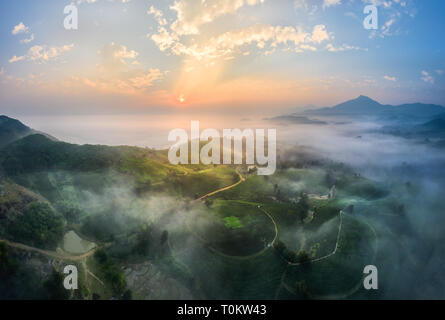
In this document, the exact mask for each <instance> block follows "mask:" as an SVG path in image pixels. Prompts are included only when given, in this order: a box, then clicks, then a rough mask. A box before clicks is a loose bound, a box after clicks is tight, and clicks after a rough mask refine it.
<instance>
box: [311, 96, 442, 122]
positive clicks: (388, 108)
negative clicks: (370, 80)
mask: <svg viewBox="0 0 445 320" xmlns="http://www.w3.org/2000/svg"><path fill="white" fill-rule="evenodd" d="M304 113H305V114H310V115H319V116H322V115H323V116H347V115H350V116H355V115H366V116H394V115H397V116H399V117H400V116H407V117H420V118H431V117H434V116H439V115H444V114H445V108H444V107H442V106H439V105H434V104H423V103H412V104H402V105H399V106H393V105H383V104H380V103H378V102H377V101H375V100H373V99H371V98H369V97H366V96H359V97H358V98H356V99H353V100H349V101H346V102H343V103H340V104H338V105H336V106H333V107H328V108H320V109H314V110H306V111H305V112H304Z"/></svg>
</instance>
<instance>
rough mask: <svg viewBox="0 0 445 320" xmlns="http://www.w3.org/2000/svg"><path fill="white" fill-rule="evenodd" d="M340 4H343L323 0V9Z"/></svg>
mask: <svg viewBox="0 0 445 320" xmlns="http://www.w3.org/2000/svg"><path fill="white" fill-rule="evenodd" d="M339 4H341V0H323V9H325V8H328V7H332V6H337V5H339Z"/></svg>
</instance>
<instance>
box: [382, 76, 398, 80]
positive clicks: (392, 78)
mask: <svg viewBox="0 0 445 320" xmlns="http://www.w3.org/2000/svg"><path fill="white" fill-rule="evenodd" d="M383 79H385V80H388V81H397V78H396V77H391V76H383Z"/></svg>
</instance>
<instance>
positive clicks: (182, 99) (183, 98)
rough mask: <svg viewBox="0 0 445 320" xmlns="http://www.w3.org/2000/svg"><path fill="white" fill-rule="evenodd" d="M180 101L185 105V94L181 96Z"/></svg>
mask: <svg viewBox="0 0 445 320" xmlns="http://www.w3.org/2000/svg"><path fill="white" fill-rule="evenodd" d="M178 101H179V102H180V103H184V102H185V97H184V95H183V94H181V95H179V98H178Z"/></svg>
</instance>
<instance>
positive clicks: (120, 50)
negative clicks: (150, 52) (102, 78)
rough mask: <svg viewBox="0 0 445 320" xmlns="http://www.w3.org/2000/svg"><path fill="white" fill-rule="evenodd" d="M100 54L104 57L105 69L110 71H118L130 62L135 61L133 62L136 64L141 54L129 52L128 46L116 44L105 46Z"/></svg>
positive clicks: (103, 65)
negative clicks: (135, 60)
mask: <svg viewBox="0 0 445 320" xmlns="http://www.w3.org/2000/svg"><path fill="white" fill-rule="evenodd" d="M98 54H99V55H100V56H101V57H102V60H103V64H102V67H103V69H104V70H108V71H118V70H120V69H122V68H123V67H125V66H127V61H128V60H133V61H132V62H134V59H136V58H137V57H138V56H139V52H137V51H135V50H129V49H127V47H126V46H124V45H119V44H116V43H114V42H111V43H109V44H106V45H105V46H103V48H102V49H101V50H100V51H99V52H98Z"/></svg>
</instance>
